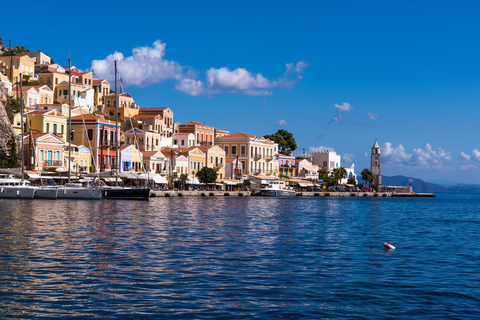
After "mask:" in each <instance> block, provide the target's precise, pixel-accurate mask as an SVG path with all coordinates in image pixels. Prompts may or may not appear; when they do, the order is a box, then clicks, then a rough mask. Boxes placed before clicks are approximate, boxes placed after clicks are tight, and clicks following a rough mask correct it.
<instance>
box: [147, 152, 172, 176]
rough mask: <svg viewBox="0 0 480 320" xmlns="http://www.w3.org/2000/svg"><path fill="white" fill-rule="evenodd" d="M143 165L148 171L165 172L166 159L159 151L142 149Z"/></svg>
mask: <svg viewBox="0 0 480 320" xmlns="http://www.w3.org/2000/svg"><path fill="white" fill-rule="evenodd" d="M142 154H143V167H144V168H145V169H146V170H147V171H149V172H150V173H167V165H168V159H167V157H165V156H164V155H163V153H161V152H160V151H142Z"/></svg>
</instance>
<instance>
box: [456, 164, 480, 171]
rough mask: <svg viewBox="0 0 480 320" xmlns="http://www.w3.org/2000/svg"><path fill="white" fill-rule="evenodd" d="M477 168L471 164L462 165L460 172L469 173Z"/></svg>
mask: <svg viewBox="0 0 480 320" xmlns="http://www.w3.org/2000/svg"><path fill="white" fill-rule="evenodd" d="M477 169H478V167H477V166H475V165H473V164H462V165H461V166H460V170H462V171H471V170H477Z"/></svg>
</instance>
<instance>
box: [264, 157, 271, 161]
mask: <svg viewBox="0 0 480 320" xmlns="http://www.w3.org/2000/svg"><path fill="white" fill-rule="evenodd" d="M263 158H264V159H265V161H272V160H273V157H272V156H265V157H263Z"/></svg>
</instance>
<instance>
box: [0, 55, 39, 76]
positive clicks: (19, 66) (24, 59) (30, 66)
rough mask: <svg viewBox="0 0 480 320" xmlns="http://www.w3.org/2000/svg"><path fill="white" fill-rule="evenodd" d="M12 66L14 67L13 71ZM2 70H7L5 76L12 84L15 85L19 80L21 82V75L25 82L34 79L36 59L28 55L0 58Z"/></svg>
mask: <svg viewBox="0 0 480 320" xmlns="http://www.w3.org/2000/svg"><path fill="white" fill-rule="evenodd" d="M10 65H11V66H12V68H11V69H10ZM0 69H3V70H5V71H4V74H5V75H6V76H7V77H8V79H9V80H10V81H11V82H12V83H15V79H17V82H20V73H21V74H22V75H23V79H25V80H28V79H33V76H34V72H35V59H33V58H30V57H29V56H27V55H21V56H0Z"/></svg>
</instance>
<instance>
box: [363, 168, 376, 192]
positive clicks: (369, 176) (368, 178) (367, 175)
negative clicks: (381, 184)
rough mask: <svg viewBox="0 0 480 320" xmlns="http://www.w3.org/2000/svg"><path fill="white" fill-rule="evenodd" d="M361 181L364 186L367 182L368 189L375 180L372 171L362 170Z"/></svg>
mask: <svg viewBox="0 0 480 320" xmlns="http://www.w3.org/2000/svg"><path fill="white" fill-rule="evenodd" d="M361 175H362V180H363V181H364V182H365V185H366V184H367V182H368V187H369V188H370V185H371V183H372V182H373V180H374V179H375V177H374V175H373V173H372V171H370V170H368V169H367V168H365V169H363V170H362V173H361Z"/></svg>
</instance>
